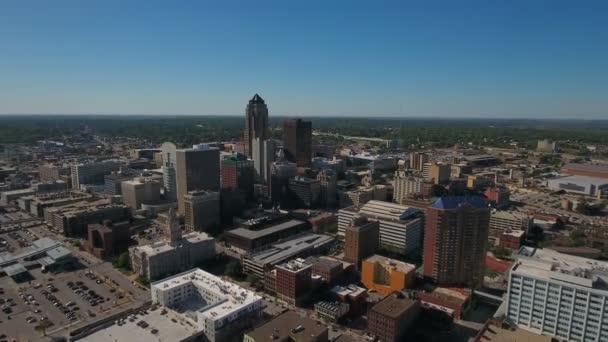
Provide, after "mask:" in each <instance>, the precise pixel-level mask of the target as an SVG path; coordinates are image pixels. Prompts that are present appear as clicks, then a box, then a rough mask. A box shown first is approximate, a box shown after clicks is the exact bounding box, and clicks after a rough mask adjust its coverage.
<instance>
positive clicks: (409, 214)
mask: <svg viewBox="0 0 608 342" xmlns="http://www.w3.org/2000/svg"><path fill="white" fill-rule="evenodd" d="M359 213H360V214H364V215H365V216H368V217H372V218H375V219H378V220H390V221H399V222H408V221H411V220H414V219H417V218H418V214H420V213H421V211H420V210H419V209H416V208H413V207H408V206H406V205H401V204H397V203H392V202H385V201H376V200H371V201H369V202H367V203H365V204H364V205H363V206H362V207H361V209H360V210H359Z"/></svg>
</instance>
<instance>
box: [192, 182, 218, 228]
mask: <svg viewBox="0 0 608 342" xmlns="http://www.w3.org/2000/svg"><path fill="white" fill-rule="evenodd" d="M184 217H185V228H186V231H187V232H192V231H206V230H208V229H211V228H215V227H217V226H219V224H220V193H219V192H217V191H206V190H194V191H189V192H188V193H187V194H185V195H184Z"/></svg>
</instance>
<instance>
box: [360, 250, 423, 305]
mask: <svg viewBox="0 0 608 342" xmlns="http://www.w3.org/2000/svg"><path fill="white" fill-rule="evenodd" d="M415 276H416V266H414V265H412V264H408V263H405V262H403V261H399V260H395V259H390V258H387V257H383V256H381V255H373V256H371V257H369V258H367V259H365V260H363V264H362V266H361V282H362V283H363V285H365V287H366V288H368V289H369V290H374V291H376V292H378V293H380V294H382V295H384V296H388V295H389V294H391V293H393V292H395V291H401V290H404V289H406V288H407V287H409V286H410V285H411V283H412V281H413V280H414V278H415Z"/></svg>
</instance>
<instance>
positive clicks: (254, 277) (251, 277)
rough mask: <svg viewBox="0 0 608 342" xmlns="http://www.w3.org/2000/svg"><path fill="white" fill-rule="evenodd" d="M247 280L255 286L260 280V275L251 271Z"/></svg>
mask: <svg viewBox="0 0 608 342" xmlns="http://www.w3.org/2000/svg"><path fill="white" fill-rule="evenodd" d="M245 280H247V282H248V283H249V284H251V285H252V286H255V285H257V284H258V283H259V282H260V277H258V276H257V275H255V274H253V273H249V274H247V277H246V278H245Z"/></svg>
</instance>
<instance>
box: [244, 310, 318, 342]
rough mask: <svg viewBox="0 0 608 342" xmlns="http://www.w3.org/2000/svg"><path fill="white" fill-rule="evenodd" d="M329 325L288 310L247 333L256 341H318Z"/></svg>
mask: <svg viewBox="0 0 608 342" xmlns="http://www.w3.org/2000/svg"><path fill="white" fill-rule="evenodd" d="M326 331H327V326H326V325H324V324H322V323H320V322H317V321H315V320H312V319H310V318H308V317H301V316H300V315H298V313H296V312H294V311H286V312H284V313H282V314H280V315H279V316H277V317H275V318H273V319H272V320H271V321H269V322H267V323H265V324H263V325H261V326H259V327H257V328H255V329H254V330H252V331H250V332H248V333H246V334H247V335H248V336H249V337H251V338H253V339H254V340H256V341H272V340H277V341H287V340H289V341H298V342H305V341H317V339H318V336H320V335H322V334H324V333H325V332H326Z"/></svg>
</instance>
